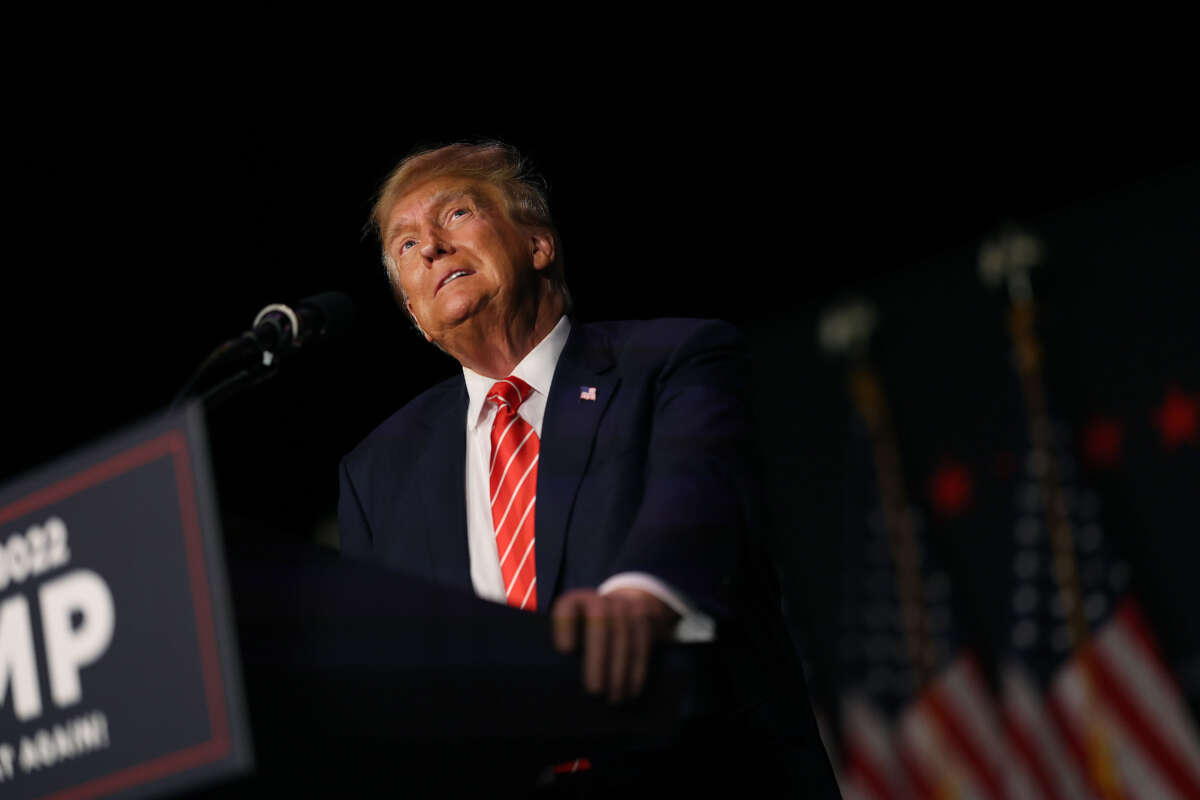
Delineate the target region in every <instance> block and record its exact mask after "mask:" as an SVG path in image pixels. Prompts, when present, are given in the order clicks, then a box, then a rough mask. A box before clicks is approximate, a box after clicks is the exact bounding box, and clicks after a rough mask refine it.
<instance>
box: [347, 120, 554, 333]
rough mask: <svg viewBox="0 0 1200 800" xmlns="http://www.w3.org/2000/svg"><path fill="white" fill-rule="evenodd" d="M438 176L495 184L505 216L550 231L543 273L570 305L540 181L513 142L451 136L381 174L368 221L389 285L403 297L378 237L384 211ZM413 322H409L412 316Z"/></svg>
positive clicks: (548, 208)
mask: <svg viewBox="0 0 1200 800" xmlns="http://www.w3.org/2000/svg"><path fill="white" fill-rule="evenodd" d="M444 177H454V178H470V179H473V180H477V181H480V182H483V183H488V184H491V185H492V186H495V187H496V188H497V189H499V190H500V197H501V198H502V200H503V204H504V212H505V213H506V215H507V216H508V219H509V220H510V221H512V222H514V223H516V224H518V225H522V226H526V227H532V228H543V229H545V230H548V231H549V232H550V234H551V235H552V236H553V237H554V261H553V262H552V263H551V264H550V267H549V273H548V274H549V277H550V283H551V285H552V286H553V287H554V288H555V289H556V290H557V291H558V293H559V294H560V295H562V298H563V300H564V302H565V306H564V310H565V311H570V309H571V293H570V291H569V290H568V289H567V283H566V279H565V278H564V276H563V256H562V241H561V240H560V238H559V235H558V228H557V227H556V226H555V225H554V219H553V218H552V217H551V216H550V204H549V203H548V202H547V200H546V181H545V179H544V178H542V176H541V175H539V174H538V173H537V172H535V171H534V169H533V165H532V164H531V163H530V162H529V161H528V159H526V158H525V157H524V156H522V155H521V154H520V152H518V151H517V149H516V148H515V147H513V146H512V145H508V144H505V143H504V142H497V141H484V142H474V143H472V142H455V143H453V144H448V145H445V146H442V147H434V148H427V149H423V150H418V151H417V152H414V153H412V154H410V155H408V156H406V157H405V158H404V159H403V160H401V161H400V163H399V164H397V165H396V167H395V169H393V170H392V171H391V174H389V175H388V176H387V179H386V180H384V182H383V186H381V187H380V189H379V195H378V199H376V201H375V206H374V208H372V210H371V226H372V228H373V229H374V230H375V234H376V235H377V236H378V237H379V243H380V247H381V248H382V251H383V265H384V268H385V269H386V270H387V276H388V281H389V282H390V283H391V284H392V288H393V289H395V290H396V291H397V292H399V293H400V296H401V297H402V298H403V296H404V290H403V288H402V287H401V286H400V282H399V280H398V279H397V276H396V275H395V265H394V264H393V263H392V258H391V256H390V255H389V254H388V252H387V242H385V241H384V240H383V237H384V235H385V230H384V229H385V226H386V225H387V218H388V215H389V214H391V212H392V209H393V208H394V207H395V205H396V203H397V202H398V201H399V200H400V198H401V197H403V196H404V195H405V193H407V192H408V191H409V190H410V189H412V188H413V187H414V186H416V185H417V184H418V183H423V182H425V181H427V180H430V179H432V178H444ZM405 310H406V311H407V308H406V309H405ZM410 316H411V315H410ZM413 322H414V324H415V323H416V320H413Z"/></svg>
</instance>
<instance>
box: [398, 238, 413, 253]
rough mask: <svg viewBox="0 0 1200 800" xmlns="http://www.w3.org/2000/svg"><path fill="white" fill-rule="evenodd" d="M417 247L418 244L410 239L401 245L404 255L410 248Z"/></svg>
mask: <svg viewBox="0 0 1200 800" xmlns="http://www.w3.org/2000/svg"><path fill="white" fill-rule="evenodd" d="M415 245H416V242H414V241H413V240H412V239H408V240H406V241H405V242H404V243H402V244H401V245H400V252H401V253H403V252H404V251H405V250H407V249H408V248H410V247H413V246H415Z"/></svg>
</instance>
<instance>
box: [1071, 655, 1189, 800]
mask: <svg viewBox="0 0 1200 800" xmlns="http://www.w3.org/2000/svg"><path fill="white" fill-rule="evenodd" d="M1083 658H1084V664H1085V665H1086V666H1087V667H1088V673H1089V674H1090V675H1091V677H1092V678H1093V679H1094V680H1095V681H1096V688H1097V689H1098V690H1099V691H1098V693H1099V694H1100V696H1101V697H1102V698H1103V699H1104V700H1106V701H1108V703H1109V705H1111V706H1112V708H1113V710H1115V711H1116V712H1117V714H1118V715H1119V716H1120V717H1121V719H1122V721H1124V723H1125V725H1126V727H1127V728H1128V730H1129V733H1130V734H1131V735H1132V736H1133V737H1134V738H1135V739H1137V740H1138V741H1139V742H1140V743H1141V744H1142V747H1143V749H1144V750H1145V752H1146V755H1147V756H1149V757H1150V758H1151V759H1152V760H1153V761H1154V763H1155V764H1157V765H1158V767H1159V769H1160V770H1161V771H1162V773H1163V774H1164V775H1165V776H1166V777H1167V780H1169V781H1170V782H1171V785H1172V786H1174V787H1175V788H1176V790H1178V791H1179V792H1180V793H1181V794H1182V795H1183V796H1184V797H1191V798H1197V799H1198V800H1200V785H1198V784H1197V783H1196V782H1195V781H1194V780H1193V779H1192V776H1191V774H1190V771H1189V770H1188V768H1187V765H1186V764H1184V763H1183V761H1182V760H1181V759H1180V758H1179V755H1178V754H1177V753H1176V752H1175V748H1173V747H1172V746H1171V744H1170V742H1169V741H1168V740H1167V739H1166V738H1165V737H1164V736H1163V734H1162V732H1161V731H1159V729H1158V728H1156V727H1155V725H1154V723H1153V721H1152V720H1149V719H1147V718H1146V717H1145V716H1144V715H1143V714H1142V710H1141V709H1140V708H1138V706H1137V704H1136V703H1134V702H1133V701H1132V700H1131V699H1130V697H1129V695H1127V694H1126V693H1125V687H1124V686H1123V685H1122V684H1121V682H1120V681H1119V680H1118V679H1117V676H1116V675H1114V674H1113V670H1112V667H1110V666H1109V665H1108V663H1107V662H1106V661H1105V660H1104V659H1103V658H1101V653H1100V651H1099V650H1097V649H1096V646H1095V644H1094V643H1091V644H1088V645H1087V647H1086V648H1085V649H1084V653H1083Z"/></svg>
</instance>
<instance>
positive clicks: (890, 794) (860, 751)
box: [846, 739, 901, 800]
mask: <svg viewBox="0 0 1200 800" xmlns="http://www.w3.org/2000/svg"><path fill="white" fill-rule="evenodd" d="M846 774H847V775H848V776H849V777H850V778H851V779H852V780H857V781H859V782H860V783H861V784H863V785H864V786H865V787H866V788H867V789H868V790H869V791H870V792H871V794H872V795H874V796H875V797H878V798H880V800H901V798H900V796H899V795H897V794H896V793H895V792H894V791H892V786H891V784H889V783H888V780H887V778H886V777H885V776H884V775H885V770H882V769H881V768H880V767H879V766H878V765H876V764H875V763H874V762H873V761H872V760H871V756H870V754H869V753H867V752H866V750H865V748H861V747H858V746H857V745H856V744H855V743H854V741H853V739H851V740H850V741H848V742H847V743H846Z"/></svg>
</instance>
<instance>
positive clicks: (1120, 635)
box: [1096, 617, 1200, 796]
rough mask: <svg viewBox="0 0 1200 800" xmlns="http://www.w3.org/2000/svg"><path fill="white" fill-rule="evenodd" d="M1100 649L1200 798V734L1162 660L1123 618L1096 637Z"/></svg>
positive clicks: (1117, 619) (1118, 618)
mask: <svg viewBox="0 0 1200 800" xmlns="http://www.w3.org/2000/svg"><path fill="white" fill-rule="evenodd" d="M1096 647H1097V650H1098V656H1099V657H1102V658H1103V659H1104V661H1105V663H1106V664H1108V665H1109V666H1110V667H1111V668H1112V670H1113V671H1114V672H1115V673H1116V674H1117V676H1118V677H1119V679H1120V681H1121V683H1122V685H1123V686H1125V687H1126V688H1127V689H1128V692H1127V694H1128V695H1129V697H1130V699H1131V700H1132V701H1133V702H1134V703H1135V704H1136V705H1137V706H1138V707H1139V708H1140V709H1141V711H1142V714H1143V715H1144V716H1145V718H1146V719H1147V720H1149V721H1151V722H1152V723H1153V724H1154V725H1155V727H1156V728H1157V729H1158V731H1159V733H1160V734H1161V735H1162V738H1163V740H1164V742H1165V743H1166V745H1167V746H1168V747H1171V748H1172V749H1173V750H1174V751H1175V754H1176V756H1177V758H1178V759H1179V761H1180V763H1181V764H1182V765H1183V766H1184V768H1185V769H1187V770H1188V773H1189V774H1190V775H1191V779H1192V782H1193V783H1194V784H1195V787H1196V792H1197V795H1198V796H1200V747H1198V746H1197V744H1196V731H1195V728H1193V727H1192V725H1191V724H1190V720H1188V719H1187V717H1185V716H1184V714H1183V708H1184V706H1183V698H1182V697H1180V696H1179V695H1178V694H1177V693H1176V692H1175V688H1174V686H1171V685H1170V684H1166V685H1164V683H1163V682H1162V670H1161V669H1160V668H1159V667H1158V664H1157V662H1158V659H1157V658H1156V657H1155V656H1154V654H1153V653H1149V652H1147V651H1146V649H1145V648H1144V647H1143V646H1142V644H1141V640H1140V639H1139V638H1138V636H1137V635H1136V634H1134V633H1132V632H1130V631H1129V630H1127V629H1126V626H1125V624H1124V622H1123V618H1122V617H1117V618H1116V619H1114V620H1113V621H1112V622H1110V623H1109V624H1108V625H1106V626H1105V627H1104V630H1103V631H1102V632H1101V633H1100V635H1099V636H1098V637H1096Z"/></svg>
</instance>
